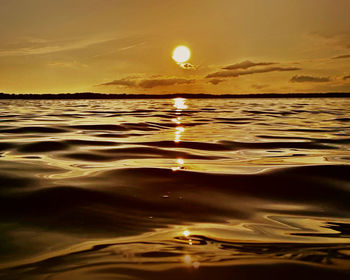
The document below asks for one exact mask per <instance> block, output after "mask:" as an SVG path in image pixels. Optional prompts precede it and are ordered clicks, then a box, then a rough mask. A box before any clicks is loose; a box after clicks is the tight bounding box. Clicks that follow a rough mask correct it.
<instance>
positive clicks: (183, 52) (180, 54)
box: [172, 46, 191, 63]
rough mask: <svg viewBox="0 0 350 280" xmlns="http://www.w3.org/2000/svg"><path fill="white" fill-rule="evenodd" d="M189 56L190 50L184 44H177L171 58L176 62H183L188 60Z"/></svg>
mask: <svg viewBox="0 0 350 280" xmlns="http://www.w3.org/2000/svg"><path fill="white" fill-rule="evenodd" d="M190 57H191V51H190V49H189V48H188V47H186V46H178V47H176V48H175V49H174V51H173V56H172V58H173V59H174V60H175V61H176V62H177V63H184V62H186V61H188V60H189V59H190Z"/></svg>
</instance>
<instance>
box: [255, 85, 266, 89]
mask: <svg viewBox="0 0 350 280" xmlns="http://www.w3.org/2000/svg"><path fill="white" fill-rule="evenodd" d="M268 86H269V85H258V84H255V85H252V87H253V88H255V89H263V88H266V87H268Z"/></svg>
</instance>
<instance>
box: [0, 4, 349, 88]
mask: <svg viewBox="0 0 350 280" xmlns="http://www.w3.org/2000/svg"><path fill="white" fill-rule="evenodd" d="M0 4H1V8H0V19H1V24H0V38H1V40H0V92H8V93H13V92H14V93H27V92H32V93H46V92H51V93H58V92H82V91H93V92H107V93H108V92H111V93H177V92H189V93H192V92H193V93H216V94H219V93H264V92H327V91H350V67H349V66H350V17H349V11H350V1H348V0H285V1H284V0H283V1H281V0H215V1H214V0H211V1H209V0H198V1H197V0H192V1H191V0H186V1H184V0H177V1H172V0H167V1H164V0H163V1H160V0H147V1H145V0H139V1H137V0H49V1H48V0H30V1H29V0H1V2H0ZM183 44H184V45H187V46H188V47H189V48H190V49H191V51H192V57H191V59H190V61H189V63H190V65H191V66H192V67H189V69H183V68H181V67H179V66H178V65H177V64H176V63H175V62H174V61H173V60H172V59H171V54H172V51H173V49H174V47H176V46H177V45H183Z"/></svg>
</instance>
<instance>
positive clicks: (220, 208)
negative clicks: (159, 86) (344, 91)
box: [0, 97, 350, 280]
mask: <svg viewBox="0 0 350 280" xmlns="http://www.w3.org/2000/svg"><path fill="white" fill-rule="evenodd" d="M0 279H4V280H8V279H11V280H12V279H13V280H19V279H29V280H39V279H40V280H44V279H45V280H46V279H47V280H62V279H65V280H66V279H68V280H69V279H73V280H80V279H84V280H92V279H99V280H100V279H101V280H107V279H108V280H110V279H129V280H130V279H159V280H160V279H176V280H179V279H181V280H182V279H204V280H205V279H237V280H241V279H242V280H243V279H244V280H246V279H293V280H295V279H350V98H255V99H254V98H246V99H245V98H238V99H234V98H228V99H224V98H222V99H215V98H211V99H185V98H181V97H179V98H169V99H134V100H127V99H121V100H108V99H103V100H0Z"/></svg>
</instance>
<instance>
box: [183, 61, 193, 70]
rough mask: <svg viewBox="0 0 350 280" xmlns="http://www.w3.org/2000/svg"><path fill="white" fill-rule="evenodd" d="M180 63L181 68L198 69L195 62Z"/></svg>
mask: <svg viewBox="0 0 350 280" xmlns="http://www.w3.org/2000/svg"><path fill="white" fill-rule="evenodd" d="M179 65H180V67H181V68H183V69H186V70H192V69H196V67H195V66H194V65H193V64H191V63H188V62H186V63H180V64H179Z"/></svg>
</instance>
